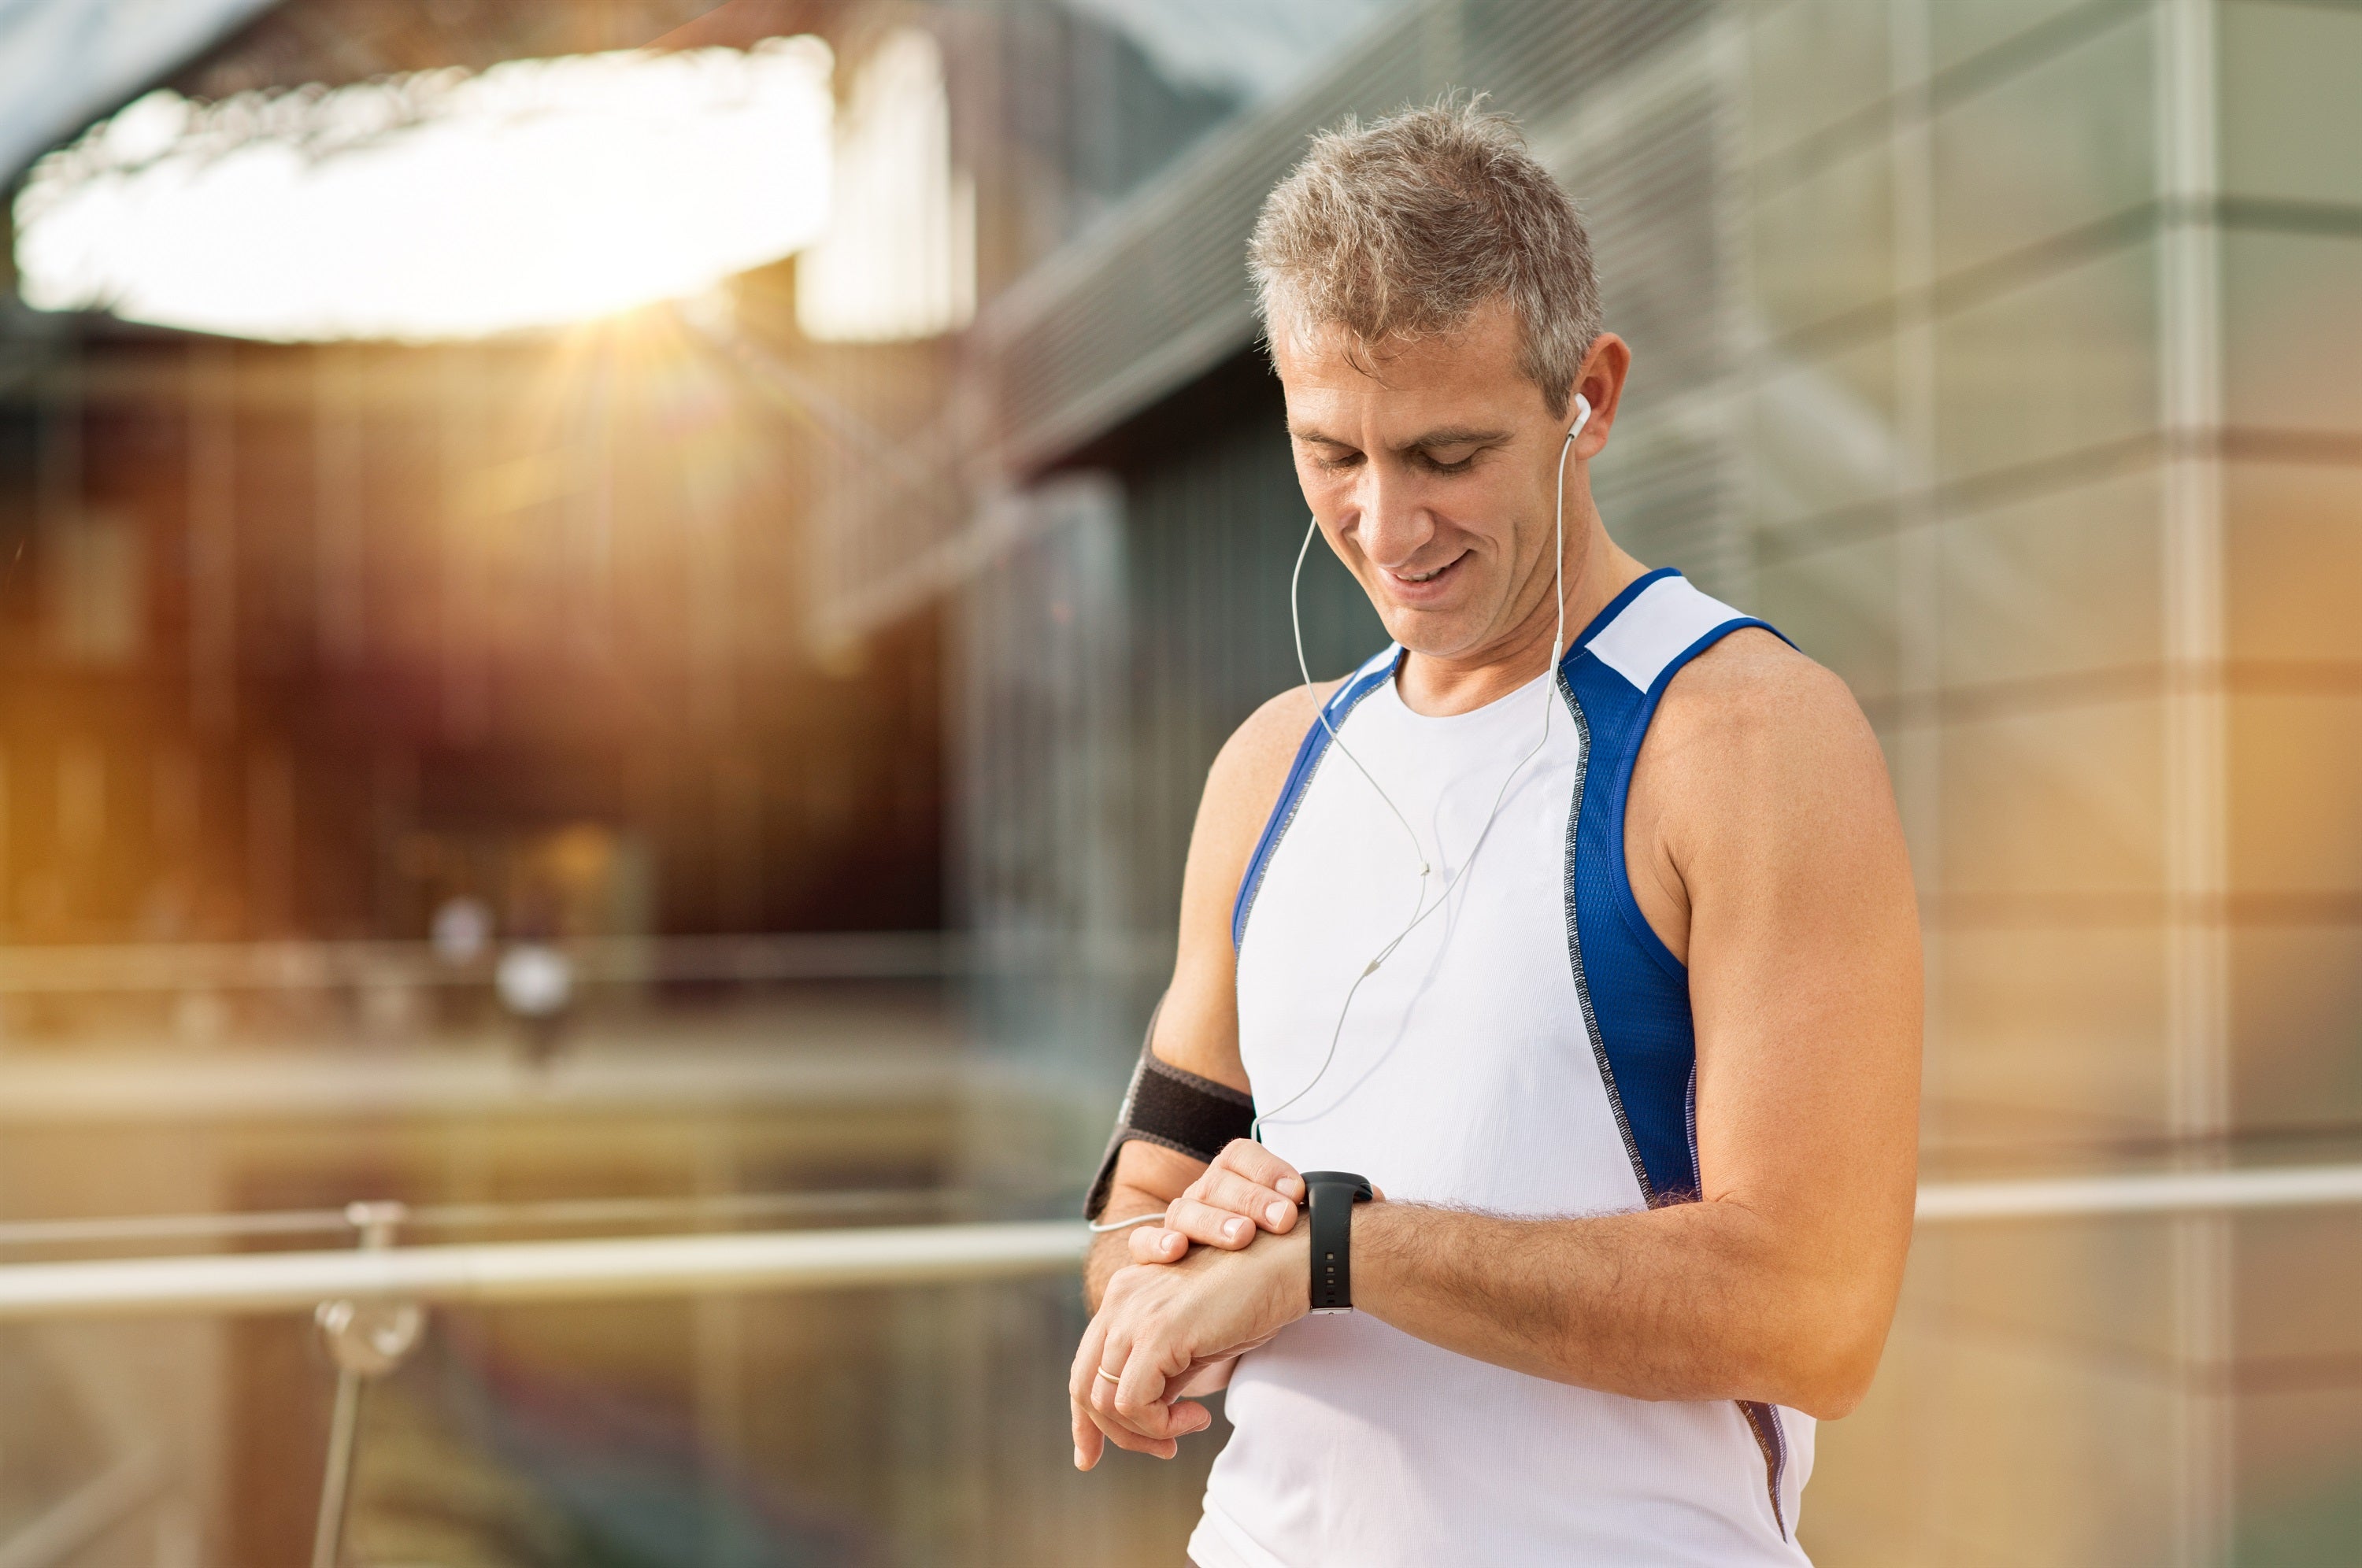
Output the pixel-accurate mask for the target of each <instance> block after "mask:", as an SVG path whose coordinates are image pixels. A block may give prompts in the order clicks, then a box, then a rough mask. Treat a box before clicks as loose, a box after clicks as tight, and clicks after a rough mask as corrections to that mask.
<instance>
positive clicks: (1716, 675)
mask: <svg viewBox="0 0 2362 1568" xmlns="http://www.w3.org/2000/svg"><path fill="white" fill-rule="evenodd" d="M1649 739H1650V742H1651V743H1656V742H1659V741H1662V742H1663V743H1665V744H1664V745H1663V746H1662V747H1661V748H1660V749H1661V750H1664V751H1690V750H1693V749H1698V748H1712V749H1713V750H1715V751H1716V752H1719V753H1721V754H1723V755H1724V756H1727V757H1728V758H1730V759H1731V760H1734V761H1735V760H1738V759H1740V758H1741V757H1751V758H1753V759H1755V760H1757V761H1760V762H1770V761H1772V760H1774V759H1776V758H1783V757H1785V758H1790V759H1797V760H1801V759H1805V758H1809V757H1811V756H1822V757H1824V758H1826V757H1827V756H1829V755H1830V754H1831V753H1832V752H1833V751H1834V752H1838V753H1847V754H1853V755H1856V756H1867V757H1871V758H1875V757H1878V756H1879V750H1878V739H1877V736H1876V735H1875V734H1873V733H1872V732H1871V727H1870V721H1869V719H1868V718H1867V717H1866V716H1864V714H1863V713H1862V711H1861V704H1860V702H1858V701H1855V700H1854V695H1853V692H1852V690H1851V689H1849V687H1848V686H1847V685H1846V683H1845V682H1844V681H1843V680H1840V679H1838V677H1837V676H1836V675H1835V674H1834V673H1832V672H1831V671H1830V670H1828V669H1827V668H1824V667H1823V666H1821V665H1819V664H1816V663H1815V662H1814V661H1813V660H1812V659H1811V658H1809V657H1806V656H1805V655H1804V654H1802V653H1799V652H1798V651H1797V650H1796V649H1794V648H1793V647H1791V646H1788V645H1787V644H1786V643H1784V642H1782V641H1781V640H1780V639H1779V638H1778V637H1776V636H1774V635H1771V633H1769V632H1767V631H1764V630H1762V629H1761V628H1760V627H1755V626H1747V627H1742V628H1740V629H1739V630H1738V631H1736V632H1733V633H1732V634H1731V635H1728V636H1727V637H1725V638H1723V639H1722V640H1721V641H1720V642H1718V643H1716V644H1715V646H1712V647H1710V648H1708V649H1707V650H1706V651H1705V652H1704V653H1702V654H1700V655H1699V656H1698V657H1695V658H1694V659H1692V660H1691V661H1690V662H1689V664H1688V665H1687V666H1685V667H1684V668H1683V669H1682V671H1681V673H1680V674H1678V675H1676V676H1674V677H1673V679H1672V682H1671V684H1669V685H1668V686H1667V687H1666V688H1665V695H1664V699H1663V701H1661V703H1660V705H1659V707H1658V710H1657V716H1656V721H1655V723H1652V724H1651V725H1650V734H1649ZM1880 771H1881V773H1882V774H1883V771H1884V765H1883V763H1882V762H1881V764H1880Z"/></svg>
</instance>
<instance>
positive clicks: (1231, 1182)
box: [1165, 1169, 1296, 1234]
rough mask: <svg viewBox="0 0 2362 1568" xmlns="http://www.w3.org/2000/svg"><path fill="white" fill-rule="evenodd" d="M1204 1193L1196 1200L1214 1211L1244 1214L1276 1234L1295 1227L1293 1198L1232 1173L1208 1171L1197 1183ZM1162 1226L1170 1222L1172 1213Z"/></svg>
mask: <svg viewBox="0 0 2362 1568" xmlns="http://www.w3.org/2000/svg"><path fill="white" fill-rule="evenodd" d="M1199 1185H1200V1186H1201V1187H1203V1188H1204V1190H1203V1191H1201V1192H1198V1193H1197V1194H1196V1195H1195V1197H1196V1198H1197V1201H1198V1202H1201V1203H1210V1204H1212V1205H1213V1206H1214V1207H1215V1208H1217V1209H1229V1210H1230V1211H1231V1213H1233V1214H1243V1215H1245V1216H1246V1217H1247V1218H1248V1219H1250V1220H1253V1221H1254V1222H1255V1223H1256V1224H1258V1225H1260V1226H1262V1227H1263V1228H1264V1230H1266V1231H1272V1232H1273V1233H1275V1234H1277V1233H1280V1232H1284V1231H1287V1230H1289V1229H1291V1228H1293V1227H1294V1225H1295V1224H1296V1199H1294V1198H1285V1197H1282V1196H1281V1194H1280V1192H1279V1189H1278V1188H1276V1187H1265V1186H1264V1185H1263V1184H1262V1183H1261V1182H1254V1181H1249V1180H1248V1179H1247V1178H1246V1177H1244V1176H1239V1175H1237V1174H1235V1173H1234V1172H1231V1171H1215V1170H1210V1169H1209V1170H1208V1171H1207V1173H1206V1175H1205V1176H1204V1177H1203V1178H1202V1180H1201V1182H1200V1184H1199ZM1166 1213H1167V1215H1168V1218H1167V1219H1166V1220H1165V1223H1167V1224H1168V1225H1169V1224H1171V1223H1172V1220H1171V1219H1170V1218H1169V1216H1170V1213H1171V1210H1169V1209H1168V1210H1167V1211H1166Z"/></svg>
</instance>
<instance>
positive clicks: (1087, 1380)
mask: <svg viewBox="0 0 2362 1568" xmlns="http://www.w3.org/2000/svg"><path fill="white" fill-rule="evenodd" d="M1107 1332H1108V1318H1107V1313H1106V1311H1105V1310H1104V1309H1102V1310H1100V1311H1098V1312H1096V1313H1094V1314H1092V1317H1091V1320H1090V1322H1089V1323H1088V1324H1087V1325H1086V1326H1085V1327H1084V1329H1083V1339H1082V1342H1081V1343H1080V1344H1078V1345H1076V1347H1075V1364H1074V1365H1073V1367H1072V1368H1070V1369H1069V1370H1068V1372H1067V1374H1066V1397H1067V1398H1068V1399H1070V1400H1072V1401H1073V1402H1074V1405H1075V1408H1076V1409H1078V1410H1079V1409H1081V1408H1084V1407H1085V1406H1087V1405H1088V1404H1089V1403H1090V1392H1091V1384H1092V1382H1093V1381H1094V1380H1095V1378H1096V1376H1097V1375H1098V1369H1099V1366H1100V1364H1101V1363H1102V1360H1103V1359H1104V1357H1105V1355H1106V1353H1107Z"/></svg>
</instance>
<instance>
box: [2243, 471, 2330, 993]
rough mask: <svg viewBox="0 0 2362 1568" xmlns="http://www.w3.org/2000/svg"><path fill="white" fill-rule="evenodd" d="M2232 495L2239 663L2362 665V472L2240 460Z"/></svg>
mask: <svg viewBox="0 0 2362 1568" xmlns="http://www.w3.org/2000/svg"><path fill="white" fill-rule="evenodd" d="M2223 491H2224V530H2223V549H2224V595H2223V596H2224V613H2225V618H2226V620H2227V623H2228V624H2227V627H2226V630H2227V631H2228V633H2229V636H2230V651H2231V655H2232V657H2235V658H2241V659H2336V660H2345V661H2353V660H2362V615H2357V614H2356V613H2355V608H2356V606H2357V605H2362V469H2351V468H2339V467H2333V466H2331V465H2328V464H2325V463H2324V464H2312V463H2306V464H2295V463H2247V462H2242V463H2233V464H2232V465H2230V467H2229V469H2227V470H2226V472H2225V473H2224V486H2223ZM2357 1016H2362V1015H2357Z"/></svg>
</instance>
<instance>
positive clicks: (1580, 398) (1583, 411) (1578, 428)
mask: <svg viewBox="0 0 2362 1568" xmlns="http://www.w3.org/2000/svg"><path fill="white" fill-rule="evenodd" d="M1590 423H1591V400H1590V399H1589V398H1587V397H1585V396H1584V395H1583V394H1582V393H1581V392H1577V393H1575V394H1574V426H1573V428H1572V429H1570V430H1569V431H1568V432H1567V433H1566V438H1567V439H1568V440H1570V441H1572V440H1573V439H1574V438H1575V437H1576V436H1580V435H1582V434H1583V427H1584V425H1588V424H1590Z"/></svg>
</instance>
